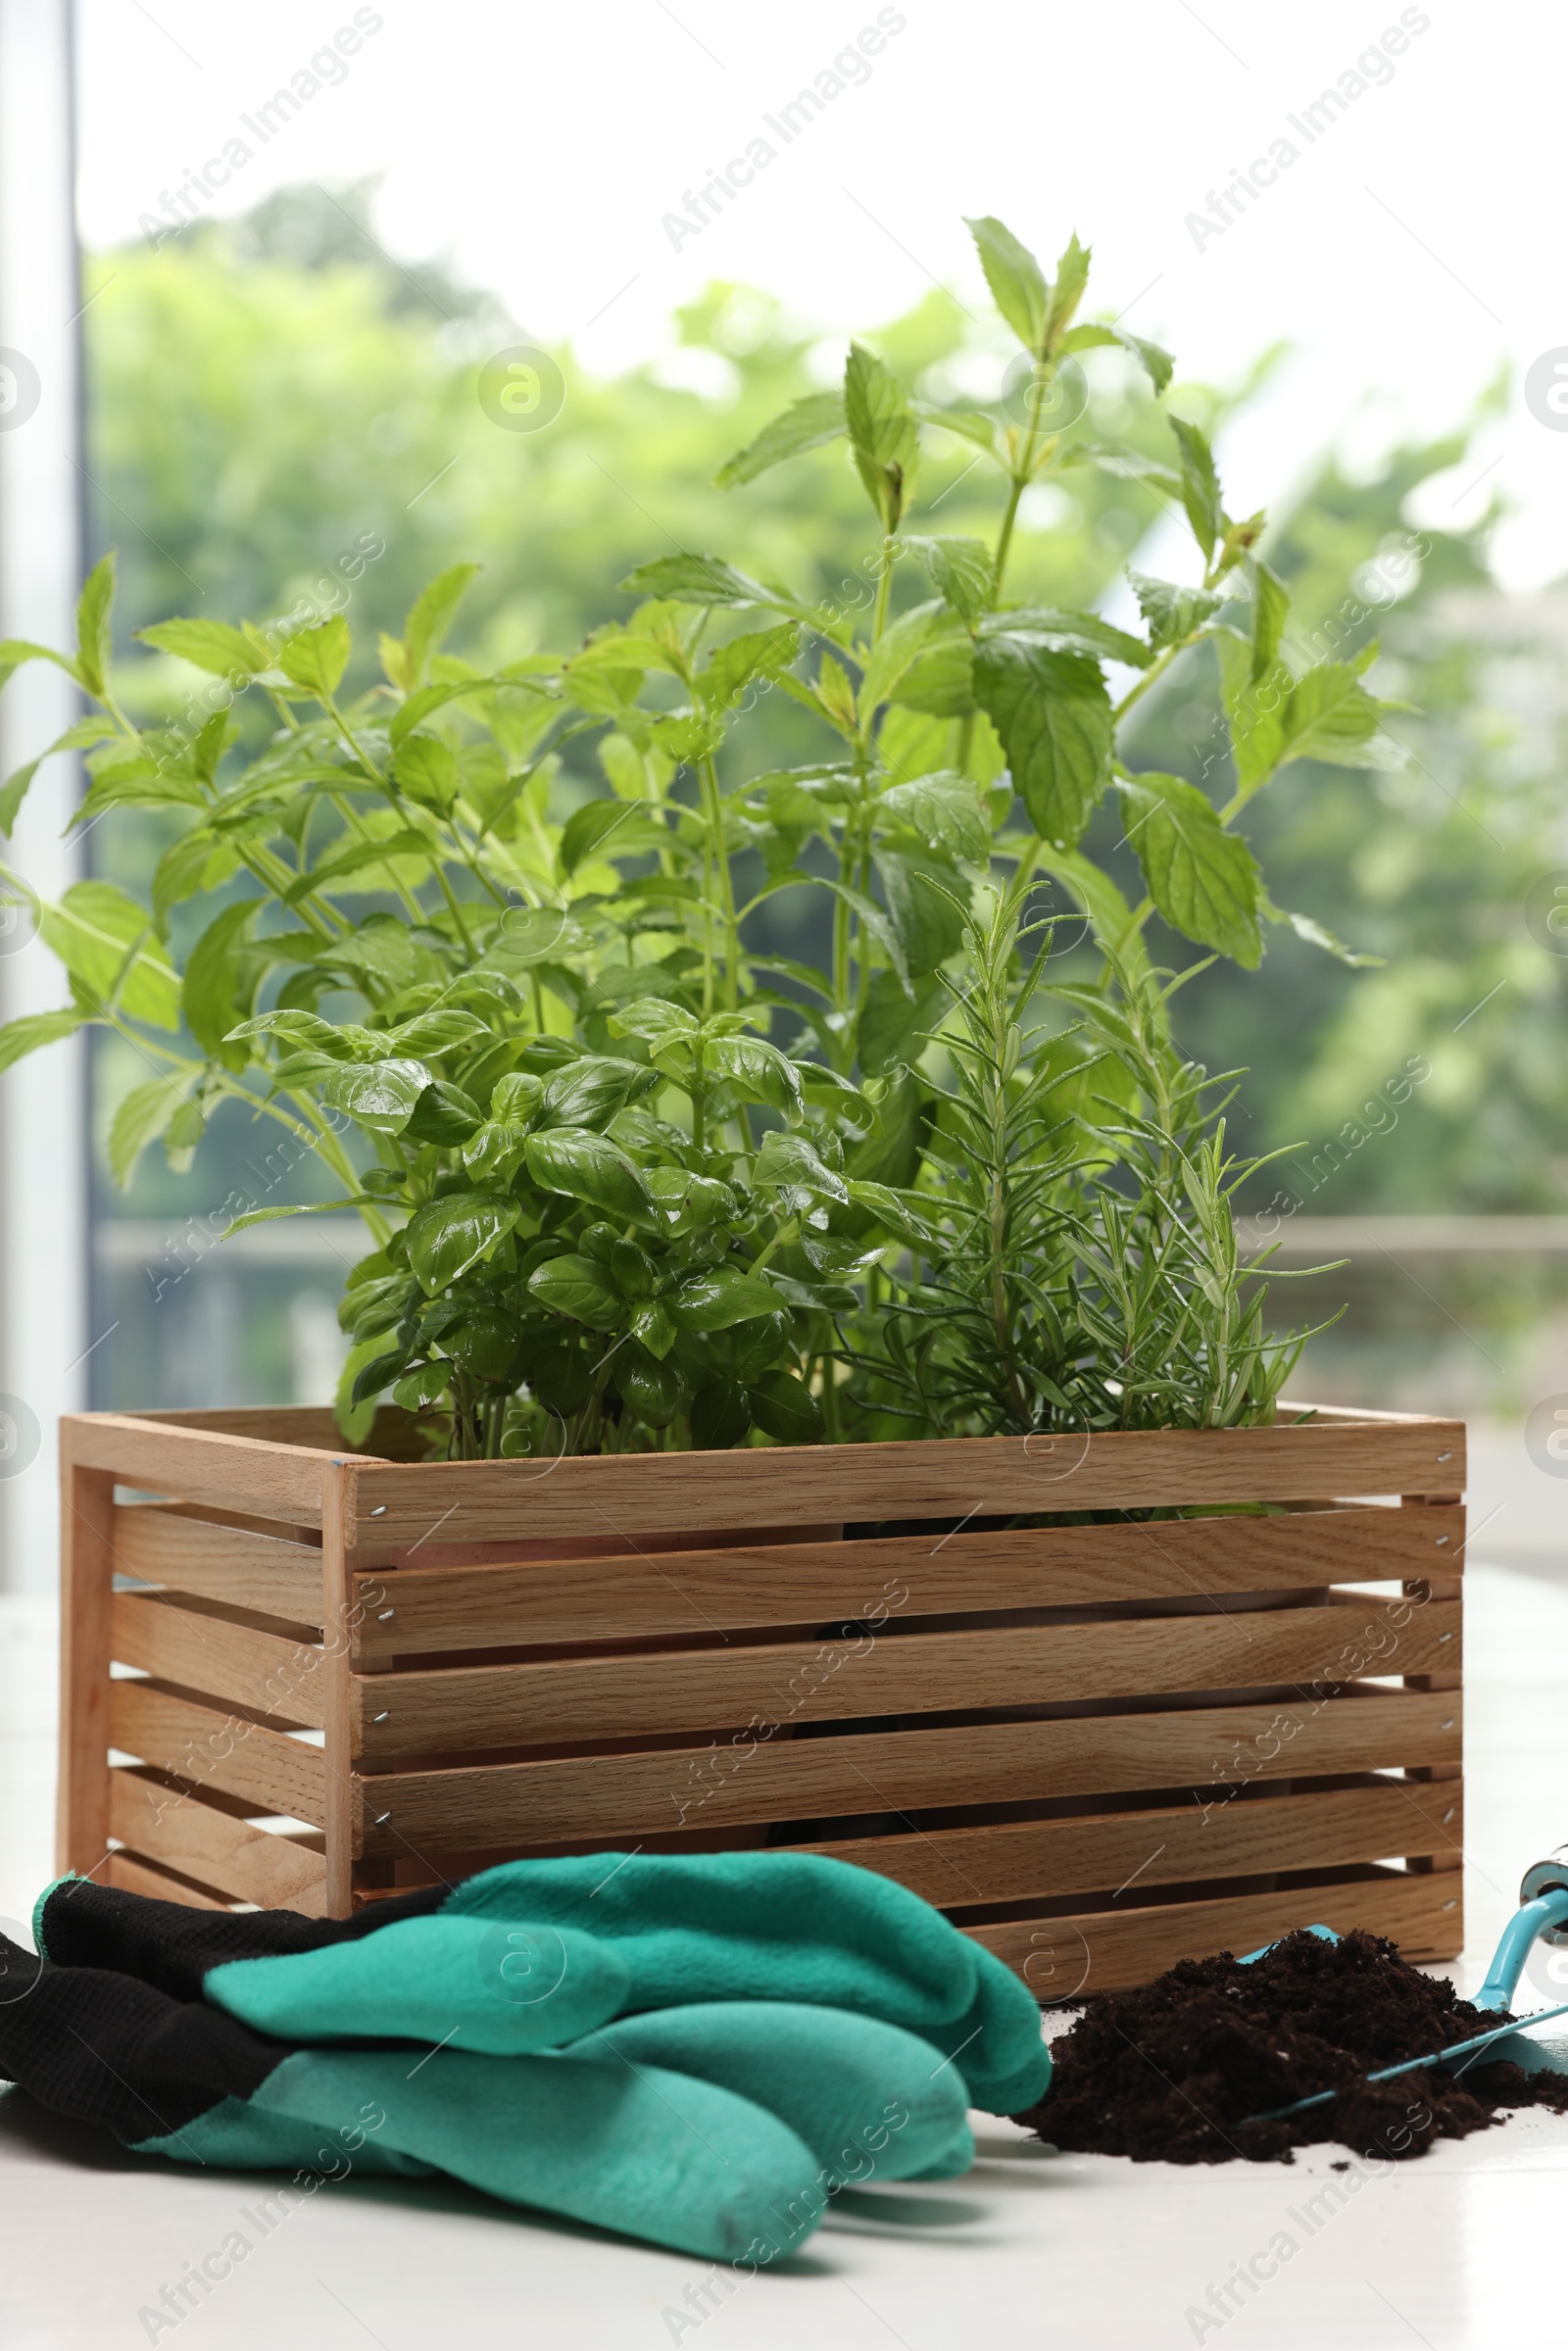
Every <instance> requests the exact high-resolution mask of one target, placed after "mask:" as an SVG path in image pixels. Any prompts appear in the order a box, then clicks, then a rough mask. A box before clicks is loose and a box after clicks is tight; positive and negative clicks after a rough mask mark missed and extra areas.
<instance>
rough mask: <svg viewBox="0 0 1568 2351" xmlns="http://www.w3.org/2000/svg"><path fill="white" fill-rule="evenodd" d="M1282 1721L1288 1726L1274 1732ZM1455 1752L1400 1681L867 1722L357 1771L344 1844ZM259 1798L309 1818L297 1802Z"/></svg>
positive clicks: (1406, 1759)
mask: <svg viewBox="0 0 1568 2351" xmlns="http://www.w3.org/2000/svg"><path fill="white" fill-rule="evenodd" d="M119 1687H120V1688H122V1689H124V1688H127V1687H133V1686H132V1685H126V1684H121V1685H119ZM1293 1722H1294V1723H1295V1725H1296V1729H1295V1731H1294V1733H1292V1732H1291V1731H1290V1730H1289V1727H1288V1726H1289V1725H1290V1724H1291V1723H1293ZM119 1743H120V1744H122V1745H123V1744H124V1743H125V1742H124V1741H123V1740H120V1741H119ZM135 1751H137V1752H139V1751H140V1750H135ZM1238 1753H1240V1755H1241V1757H1242V1762H1241V1764H1240V1765H1238V1764H1237V1763H1236V1761H1235V1760H1234V1759H1235V1757H1236V1756H1237V1754H1238ZM1459 1759H1460V1743H1459V1727H1458V1719H1457V1709H1456V1708H1455V1707H1454V1706H1453V1704H1452V1701H1451V1700H1449V1699H1447V1698H1446V1697H1445V1696H1443V1695H1442V1694H1441V1693H1437V1692H1434V1693H1431V1694H1427V1695H1420V1694H1417V1693H1416V1692H1414V1691H1399V1692H1397V1693H1390V1694H1389V1695H1387V1696H1378V1697H1371V1696H1347V1697H1343V1698H1332V1699H1329V1700H1327V1701H1326V1702H1324V1703H1323V1704H1321V1705H1317V1704H1315V1703H1314V1702H1313V1701H1311V1700H1310V1699H1306V1698H1299V1699H1295V1700H1293V1701H1291V1703H1290V1704H1289V1705H1286V1706H1274V1705H1262V1706H1257V1705H1238V1706H1220V1707H1192V1708H1173V1709H1170V1710H1169V1711H1166V1712H1162V1713H1140V1714H1115V1715H1089V1716H1084V1717H1081V1718H1078V1719H1075V1720H1069V1721H1065V1722H1045V1723H1041V1722H1033V1723H1029V1722H1026V1723H993V1724H985V1723H981V1724H968V1725H964V1726H962V1727H956V1728H953V1729H945V1728H939V1729H936V1730H922V1731H886V1732H867V1733H861V1734H853V1735H850V1736H841V1737H832V1736H829V1737H826V1738H821V1739H784V1740H778V1741H775V1742H773V1743H772V1744H769V1745H762V1744H758V1745H755V1746H752V1747H750V1748H748V1747H743V1746H742V1747H737V1746H722V1747H721V1746H718V1745H714V1746H711V1747H696V1748H694V1747H678V1748H668V1749H663V1750H660V1751H656V1752H652V1753H644V1754H621V1755H589V1756H560V1757H555V1758H551V1759H549V1760H546V1761H542V1762H537V1763H493V1764H469V1765H457V1766H451V1767H448V1768H447V1769H444V1770H436V1771H406V1772H386V1773H377V1774H374V1775H369V1776H366V1777H363V1778H362V1777H360V1776H358V1775H357V1776H356V1779H355V1784H354V1785H355V1792H356V1797H357V1800H358V1801H357V1809H358V1813H359V1821H358V1824H357V1834H356V1850H357V1851H358V1850H363V1851H365V1852H367V1853H376V1852H382V1853H394V1852H407V1851H408V1850H409V1848H410V1847H411V1846H415V1847H417V1846H420V1845H423V1846H426V1847H428V1848H429V1849H431V1850H435V1849H437V1848H438V1847H445V1848H447V1849H449V1850H452V1851H462V1850H463V1849H464V1848H465V1847H470V1848H471V1847H482V1846H490V1845H498V1844H504V1843H517V1844H530V1845H534V1844H552V1843H562V1844H565V1843H567V1842H569V1841H576V1842H578V1843H587V1842H589V1841H590V1840H592V1839H594V1838H599V1837H637V1836H638V1835H639V1834H641V1833H642V1832H644V1831H647V1832H649V1833H650V1834H657V1833H658V1832H659V1831H660V1830H675V1829H687V1830H692V1831H697V1830H705V1829H706V1830H711V1831H713V1832H715V1833H716V1832H717V1831H719V1830H722V1829H728V1828H731V1827H735V1826H738V1825H739V1824H741V1823H743V1822H749V1821H787V1820H789V1819H791V1818H796V1817H799V1818H806V1819H810V1818H816V1817H820V1818H824V1819H829V1818H836V1817H842V1816H843V1815H845V1814H852V1813H865V1812H880V1811H884V1810H886V1811H894V1810H903V1811H907V1810H912V1809H915V1808H918V1807H924V1806H933V1805H960V1804H994V1803H1003V1802H1017V1803H1026V1802H1031V1801H1037V1800H1040V1799H1044V1798H1050V1797H1053V1796H1071V1795H1085V1796H1090V1795H1101V1794H1105V1795H1109V1794H1117V1793H1121V1792H1124V1791H1128V1790H1132V1789H1137V1788H1207V1787H1212V1788H1213V1792H1214V1797H1215V1800H1216V1803H1223V1802H1225V1801H1227V1800H1229V1799H1227V1798H1226V1795H1225V1788H1226V1786H1227V1785H1231V1786H1234V1785H1240V1784H1243V1783H1245V1782H1246V1781H1248V1780H1250V1779H1252V1778H1258V1779H1263V1780H1281V1779H1307V1778H1312V1777H1323V1776H1326V1775H1328V1774H1331V1773H1340V1772H1364V1771H1390V1770H1397V1769H1409V1768H1411V1767H1414V1766H1417V1765H1424V1764H1446V1763H1457V1762H1458V1761H1459ZM1254 1762H1255V1764H1256V1770H1255V1772H1254V1771H1253V1770H1252V1768H1251V1766H1252V1764H1253V1763H1254ZM170 1768H171V1769H176V1768H177V1766H173V1765H171V1766H170ZM277 1809H278V1810H280V1811H282V1810H287V1811H290V1812H292V1813H294V1814H296V1815H297V1816H298V1817H299V1818H301V1819H304V1820H309V1819H312V1818H314V1817H315V1816H314V1815H313V1814H312V1813H310V1812H309V1811H307V1810H306V1809H305V1808H304V1807H303V1806H301V1805H299V1804H289V1805H286V1806H285V1805H279V1806H278V1807H277ZM381 1814H385V1815H386V1816H387V1817H386V1818H385V1820H381V1819H379V1818H378V1817H377V1816H379V1815H381Z"/></svg>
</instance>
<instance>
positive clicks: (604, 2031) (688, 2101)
mask: <svg viewBox="0 0 1568 2351" xmlns="http://www.w3.org/2000/svg"><path fill="white" fill-rule="evenodd" d="M35 1925H36V1938H37V1940H38V1942H39V1947H40V1949H41V1950H42V1951H43V1952H44V1953H45V1954H46V1957H47V1961H48V1962H49V1964H47V1965H45V1966H44V1967H43V1968H42V1970H41V1972H38V1973H37V1976H36V1981H35V1982H34V1983H33V1984H31V1985H30V1986H29V1991H28V1996H27V1997H26V1999H25V2005H24V2004H23V2003H20V2002H17V2001H12V2002H10V2003H5V2002H4V2001H3V2000H0V2070H7V2069H9V2070H10V2071H11V2072H12V2073H13V2074H14V2076H15V2078H16V2079H18V2080H20V2081H23V2082H25V2083H26V2084H27V2086H29V2087H31V2088H32V2089H33V2090H34V2091H35V2094H37V2095H38V2096H39V2097H40V2098H41V2099H42V2100H43V2101H44V2102H45V2103H48V2104H53V2105H56V2106H59V2107H61V2108H62V2109H63V2110H64V2111H68V2112H73V2113H90V2114H91V2116H92V2119H96V2120H101V2121H106V2122H107V2123H108V2124H109V2127H110V2128H111V2129H113V2130H115V2131H117V2133H118V2135H120V2136H121V2137H122V2138H124V2139H125V2140H126V2143H127V2144H132V2145H136V2146H138V2147H140V2148H142V2149H144V2150H146V2151H152V2152H159V2153H164V2154H168V2155H171V2156H172V2157H174V2158H176V2159H180V2160H185V2161H206V2162H214V2163H231V2164H258V2163H266V2164H291V2165H299V2166H302V2167H304V2168H305V2169H306V2170H307V2171H309V2170H310V2169H311V2168H312V2167H313V2166H316V2165H319V2161H321V2160H324V2158H325V2157H326V2155H327V2154H328V2153H331V2152H333V2151H332V2150H328V2149H324V2148H323V2147H322V2146H321V2145H320V2139H321V2134H322V2132H323V2131H332V2132H335V2133H337V2134H338V2135H339V2136H340V2137H341V2138H342V2139H343V2142H344V2144H345V2146H348V2145H350V2144H352V2143H354V2142H356V2141H357V2142H358V2144H356V2145H355V2150H354V2156H353V2160H354V2161H357V2162H359V2163H360V2164H361V2166H362V2168H365V2169H375V2170H387V2169H395V2170H403V2171H407V2170H411V2169H412V2170H420V2171H422V2170H425V2169H427V2168H433V2169H439V2170H441V2171H445V2172H449V2173H451V2174H452V2175H453V2176H455V2177H456V2178H459V2179H463V2180H468V2181H470V2182H471V2183H472V2184H474V2185H476V2186H479V2187H482V2188H485V2189H487V2190H488V2191H489V2192H490V2193H492V2194H495V2195H498V2196H502V2197H505V2198H507V2199H508V2200H509V2201H513V2202H517V2203H525V2204H531V2205H536V2206H539V2207H541V2208H543V2209H545V2210H548V2211H554V2212H560V2213H564V2214H567V2215H569V2216H570V2217H571V2218H573V2219H577V2220H585V2221H591V2222H595V2223H597V2224H599V2225H600V2226H603V2227H606V2228H612V2229H620V2230H622V2231H624V2232H626V2233H629V2234H633V2235H638V2236H645V2237H649V2238H651V2239H652V2240H653V2241H655V2242H658V2243H663V2244H671V2245H677V2246H679V2247H681V2248H683V2249H686V2250H690V2251H693V2252H699V2253H703V2254H705V2255H709V2256H710V2257H712V2258H718V2259H730V2260H735V2259H738V2258H741V2257H743V2256H744V2255H745V2254H746V2253H748V2252H750V2253H751V2254H752V2256H753V2258H754V2259H760V2258H768V2259H771V2258H774V2257H775V2256H776V2255H777V2253H779V2252H780V2251H783V2250H793V2249H794V2247H795V2246H796V2245H797V2244H798V2243H800V2242H801V2241H804V2237H805V2236H806V2235H807V2234H809V2231H810V2229H812V2228H813V2227H814V2226H815V2224H816V2221H817V2220H818V2219H819V2218H820V2215H821V2212H822V2210H823V2209H825V2205H826V2201H827V2197H828V2195H829V2194H831V2192H832V2191H833V2190H834V2189H835V2188H836V2187H838V2186H839V2185H841V2184H844V2183H845V2182H846V2181H848V2180H854V2179H860V2180H865V2179H870V2178H880V2179H884V2180H895V2179H907V2178H910V2177H913V2176H915V2175H917V2174H923V2175H925V2176H927V2177H931V2176H950V2175H952V2174H954V2173H955V2172H957V2171H961V2170H963V2169H966V2168H967V2164H968V2161H969V2159H970V2156H971V2153H972V2149H971V2146H970V2142H969V2139H968V2133H967V2129H966V2127H965V2125H964V2121H963V2112H964V2107H965V2105H966V2103H967V2102H968V2101H969V2099H970V2098H971V2097H972V2099H973V2101H974V2102H975V2103H976V2104H980V2105H984V2106H987V2107H989V2108H991V2109H992V2110H993V2111H995V2112H1016V2111H1017V2110H1018V2109H1019V2108H1020V2107H1022V2106H1025V2105H1028V2104H1031V2103H1032V2102H1033V2101H1034V2100H1035V2099H1037V2098H1038V2097H1039V2096H1040V2095H1041V2094H1042V2093H1043V2091H1044V2088H1045V2084H1046V2082H1047V2081H1048V2080H1049V2076H1050V2061H1049V2058H1048V2057H1047V2056H1046V2053H1045V2049H1044V2046H1043V2043H1042V2042H1041V2039H1040V2028H1039V2017H1038V2012H1037V2010H1036V2008H1035V2005H1034V2002H1033V2000H1032V1999H1031V1997H1030V1995H1029V1994H1028V1992H1027V1991H1026V1990H1025V1988H1024V1986H1023V1985H1022V1984H1019V1983H1018V1982H1017V1980H1016V1979H1015V1978H1014V1977H1012V1976H1011V1975H1010V1974H1009V1973H1008V1971H1007V1970H1006V1969H1005V1968H1004V1967H1003V1966H1002V1965H1001V1963H1000V1962H999V1961H997V1960H995V1959H994V1958H993V1957H992V1956H991V1954H989V1953H988V1952H986V1951H985V1950H983V1949H982V1948H981V1947H980V1946H979V1945H977V1944H976V1943H974V1942H972V1941H971V1940H970V1939H969V1938H968V1937H967V1936H965V1935H961V1934H959V1933H958V1932H957V1930H956V1929H955V1928H953V1927H951V1926H950V1925H949V1924H948V1922H947V1921H946V1920H944V1919H943V1918H942V1917H941V1916H940V1914H938V1913H937V1912H935V1911H933V1910H931V1909H930V1908H929V1907H928V1906H927V1905H926V1904H925V1903H924V1902H922V1901H920V1900H919V1898H918V1897H917V1896H915V1895H913V1894H910V1893H909V1892H907V1890H906V1889H905V1888H904V1887H902V1886H897V1885H895V1884H894V1883H893V1882H892V1881H890V1880H885V1879H881V1878H878V1877H876V1876H874V1875H873V1874H872V1873H870V1872H868V1871H863V1870H858V1869H853V1868H851V1867H849V1866H848V1865H846V1864H844V1863H841V1862H835V1861H831V1860H828V1859H825V1858H823V1857H821V1856H816V1855H808V1854H765V1853H762V1854H751V1853H726V1854H714V1855H694V1856H689V1857H688V1856H679V1857H670V1856H651V1855H642V1856H639V1855H630V1856H626V1857H623V1858H622V1857H617V1856H616V1855H613V1854H593V1855H587V1856H579V1857H574V1858H571V1859H567V1860H561V1861H525V1862H513V1863H509V1864H507V1865H505V1866H504V1867H502V1868H500V1869H496V1870H490V1871H487V1872H485V1873H484V1874H483V1875H482V1876H480V1877H477V1878H473V1879H470V1880H468V1881H466V1883H465V1884H464V1885H461V1886H457V1887H456V1888H454V1889H452V1890H451V1891H446V1890H445V1889H437V1890H436V1891H435V1892H433V1893H420V1894H416V1895H411V1896H405V1897H401V1898H395V1899H393V1900H391V1901H388V1902H386V1903H382V1904H377V1905H375V1906H373V1907H372V1908H370V1909H368V1910H366V1911H363V1912H361V1913H360V1914H359V1915H358V1916H357V1917H355V1918H354V1919H351V1920H346V1921H333V1920H308V1919H303V1918H300V1917H298V1916H297V1915H296V1914H293V1913H290V1912H278V1911H270V1912H260V1913H255V1914H250V1915H246V1916H240V1917H236V1916H234V1915H232V1914H226V1913H213V1912H199V1911H191V1910H188V1909H185V1908H183V1907H182V1906H179V1905H175V1904H169V1903H162V1902H156V1901H151V1900H149V1899H147V1898H146V1897H144V1896H138V1895H133V1894H126V1893H121V1892H118V1891H115V1890H112V1889H105V1888H102V1887H99V1886H94V1885H92V1884H91V1883H90V1882H88V1881H85V1880H72V1879H67V1880H64V1881H61V1882H60V1883H59V1884H58V1885H56V1886H52V1887H50V1888H49V1889H48V1891H47V1892H46V1893H45V1895H44V1896H43V1897H42V1899H41V1900H40V1903H39V1905H38V1910H37V1914H36V1920H35ZM11 1957H12V1973H13V1976H14V1977H15V1978H16V1980H17V1981H19V1982H20V1981H21V1980H22V1978H23V1977H24V1976H25V1961H24V1955H22V1954H20V1953H13V1954H12V1955H11ZM40 2001H42V2003H43V2005H42V2006H40V2005H39V2003H40ZM84 2001H85V2002H86V2004H87V2008H88V2009H89V2010H90V2012H91V2014H90V2018H89V2020H88V2021H91V2022H93V2023H94V2024H95V2025H96V2028H97V2032H98V2034H99V2038H100V2041H101V2042H105V2036H107V2040H108V2041H112V2042H113V2047H110V2046H108V2045H107V2044H106V2045H104V2046H103V2047H102V2049H101V2054H100V2056H98V2057H94V2055H93V2053H92V2035H91V2033H87V2032H86V2030H85V2025H84V2023H83V2014H82V2011H83V2002H84ZM62 2003H64V2006H62ZM51 2004H53V2006H54V2007H57V2008H59V2009H60V2015H61V2020H62V2021H63V2020H64V2018H65V2012H66V2009H67V2008H70V2007H72V2006H73V2004H74V2006H73V2013H74V2015H75V2025H74V2026H73V2030H72V2032H71V2033H69V2034H67V2035H66V2036H65V2038H66V2041H67V2042H69V2044H70V2045H69V2046H64V2047H63V2046H62V2035H61V2033H60V2031H59V2030H58V2029H57V2030H54V2031H51V2029H50V2027H49V2024H48V2022H47V2019H48V2018H49V2016H50V2014H51ZM149 2004H152V2006H151V2010H150V2009H149ZM27 2010H30V2011H31V2012H32V2014H31V2018H30V2020H29V2018H28V2016H27V2014H26V2013H25V2012H26V2011H27ZM78 2028H79V2030H78ZM264 2036H265V2037H264ZM389 2042H392V2043H400V2044H402V2045H401V2046H395V2047H390V2048H389V2047H388V2046H387V2045H386V2044H387V2043H389ZM371 2043H378V2044H381V2045H379V2046H371V2045H367V2044H371ZM411 2043H412V2044H416V2045H417V2047H418V2048H419V2049H421V2050H422V2054H420V2055H419V2056H418V2057H417V2059H416V2062H415V2063H414V2064H413V2065H412V2066H411V2065H410V2063H409V2057H410V2055H411V2049H410V2046H409V2044H411ZM24 2044H25V2045H24ZM73 2050H74V2056H73V2054H72V2051H73ZM51 2051H54V2052H55V2054H56V2057H58V2058H59V2059H60V2061H61V2062H58V2063H57V2062H55V2061H54V2059H52V2057H51ZM138 2052H140V2053H141V2055H142V2058H143V2060H145V2059H146V2058H147V2057H150V2058H151V2060H152V2071H151V2072H150V2073H149V2072H148V2071H147V2069H146V2064H145V2062H143V2063H142V2064H141V2070H140V2071H138V2070H136V2058H137V2053H138ZM933 2052H935V2062H933ZM127 2064H128V2065H131V2066H132V2071H131V2073H130V2074H129V2075H126V2074H125V2067H126V2065H127ZM62 2066H63V2074H62ZM95 2067H96V2069H97V2075H96V2076H94V2068H95ZM106 2067H108V2068H110V2069H111V2070H112V2071H113V2078H114V2080H115V2081H117V2082H120V2083H121V2092H120V2093H119V2094H118V2095H116V2094H111V2095H109V2096H108V2097H107V2101H106V2096H105V2090H106V2082H107V2081H108V2076H107V2075H105V2073H104V2069H105V2068H106ZM160 2067H162V2069H163V2070H162V2071H160V2070H159V2069H160ZM116 2068H118V2071H114V2069H116ZM100 2076H101V2077H103V2078H102V2079H99V2078H98V2077H100ZM89 2077H92V2078H89ZM127 2097H128V2098H129V2099H131V2100H132V2101H134V2103H133V2105H132V2106H131V2107H129V2108H127V2106H126V2099H127ZM106 2103H107V2107H108V2108H112V2109H113V2110H114V2111H105V2110H104V2109H105V2108H106ZM368 2116H370V2117H375V2118H378V2119H375V2120H374V2121H372V2122H368V2121H367V2117H368ZM161 2123H162V2124H167V2125H168V2128H165V2129H162V2130H160V2129H158V2128H157V2127H156V2126H157V2125H159V2124H161ZM372 2133H373V2135H372ZM759 2247H761V2248H764V2251H763V2252H762V2253H760V2254H759V2253H758V2250H757V2248H759ZM768 2248H770V2250H767V2249H768Z"/></svg>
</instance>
